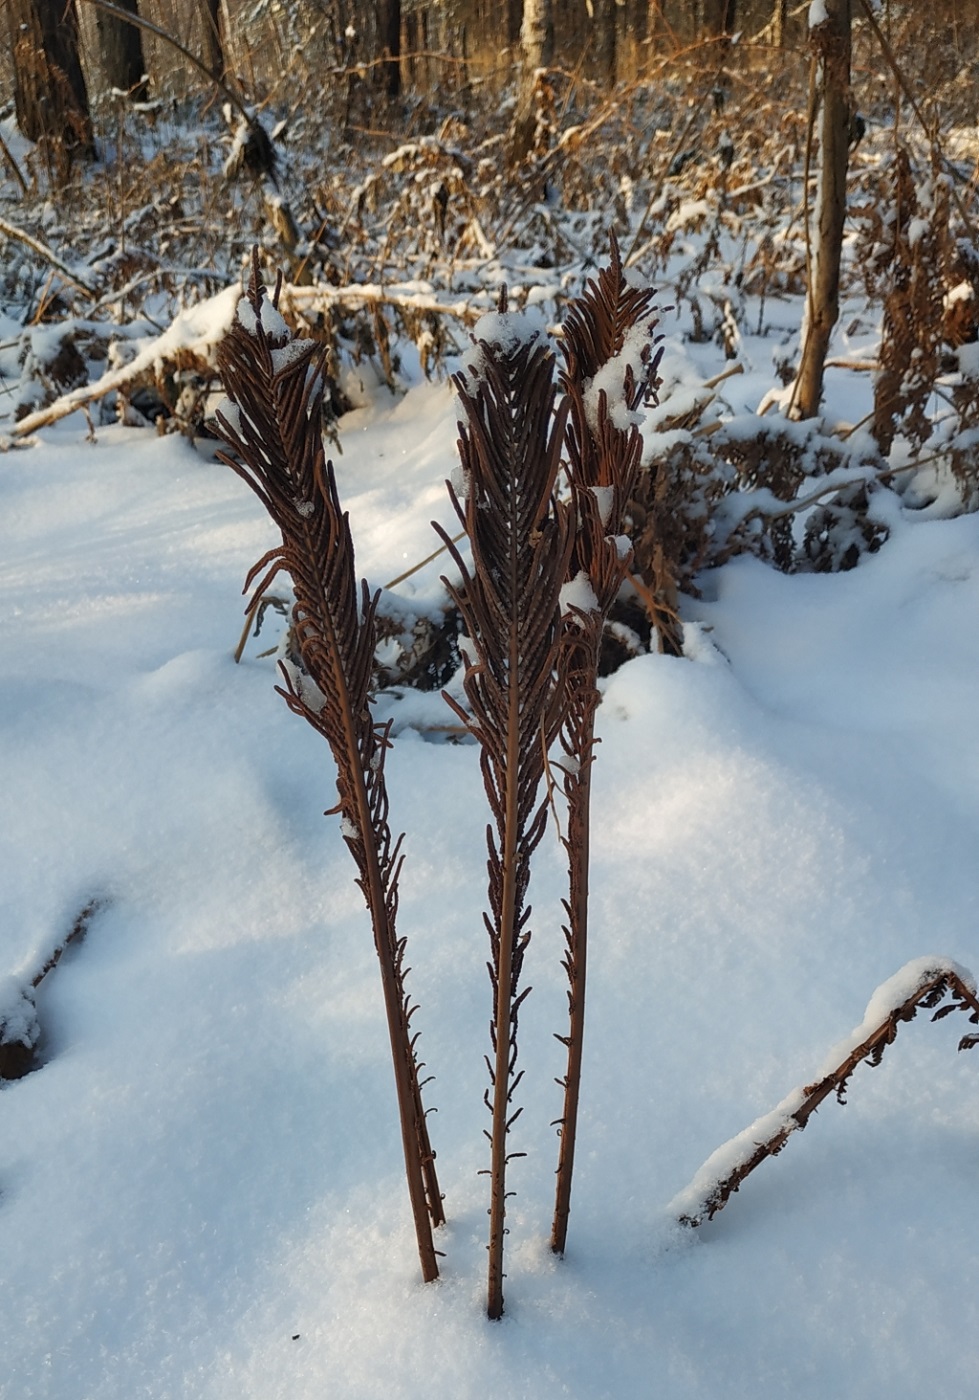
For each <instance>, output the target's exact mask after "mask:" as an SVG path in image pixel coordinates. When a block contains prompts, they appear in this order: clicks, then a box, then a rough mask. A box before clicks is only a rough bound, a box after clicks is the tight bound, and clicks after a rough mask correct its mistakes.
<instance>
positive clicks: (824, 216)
mask: <svg viewBox="0 0 979 1400" xmlns="http://www.w3.org/2000/svg"><path fill="white" fill-rule="evenodd" d="M824 10H825V14H826V18H825V20H824V21H823V22H822V23H821V24H819V25H817V26H816V27H815V28H814V29H813V30H811V31H810V36H809V37H810V43H811V45H812V51H813V59H814V62H815V65H816V69H815V96H816V100H817V101H818V102H819V104H820V107H819V170H818V177H819V178H818V184H817V194H816V211H815V226H814V228H813V232H812V249H811V257H810V259H809V279H808V280H809V286H808V295H807V297H806V314H805V318H804V322H803V335H802V358H801V360H800V363H799V373H798V376H797V378H796V385H795V399H794V402H795V413H796V416H797V417H799V418H813V417H815V415H816V414H817V413H818V412H819V403H820V399H821V398H822V393H823V368H824V365H825V362H826V351H827V349H828V348H829V340H830V336H831V335H832V333H833V327H834V326H835V325H836V322H837V319H838V317H839V314H840V259H841V256H842V251H843V222H844V219H845V217H846V176H847V166H848V157H849V146H850V127H851V118H852V96H851V92H850V22H851V17H852V5H851V0H824Z"/></svg>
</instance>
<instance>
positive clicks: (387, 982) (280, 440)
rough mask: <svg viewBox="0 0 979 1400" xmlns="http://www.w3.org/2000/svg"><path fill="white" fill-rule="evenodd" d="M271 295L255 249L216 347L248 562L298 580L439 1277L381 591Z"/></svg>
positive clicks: (309, 675)
mask: <svg viewBox="0 0 979 1400" xmlns="http://www.w3.org/2000/svg"><path fill="white" fill-rule="evenodd" d="M278 294H279V287H278V286H277V287H276V291H275V295H274V296H273V298H272V299H271V301H270V300H269V299H268V296H267V293H266V290H265V288H264V287H263V286H262V284H261V280H260V277H259V270H258V256H257V253H256V256H255V266H254V271H253V274H252V280H251V285H250V288H249V291H248V295H247V297H243V298H242V300H241V302H240V303H239V306H238V311H237V314H236V316H235V321H234V324H233V326H232V328H231V330H230V331H229V332H228V334H227V335H226V337H225V339H224V340H223V342H222V343H221V346H220V347H219V350H218V363H219V366H220V369H221V374H222V378H223V380H224V385H225V388H226V391H227V393H228V396H229V400H230V402H229V401H225V403H224V404H223V405H222V407H221V409H220V410H219V412H218V414H217V421H218V425H219V427H220V430H221V433H222V436H223V437H224V440H225V442H227V443H228V445H229V446H230V448H231V449H232V454H231V455H226V454H222V460H223V461H225V462H226V463H227V464H228V465H229V466H230V467H232V468H233V469H234V470H235V471H236V472H237V473H238V475H239V476H240V477H241V478H242V479H243V480H244V481H246V482H247V483H248V485H249V486H250V487H251V488H252V490H253V491H254V492H255V494H256V495H257V496H258V498H259V500H260V501H261V502H262V504H263V505H264V506H265V508H266V510H267V511H268V513H269V515H270V516H271V517H272V519H273V520H274V521H275V523H276V524H277V525H278V527H279V529H280V531H281V534H282V544H281V546H279V547H277V548H276V549H273V550H270V551H269V553H268V554H266V555H265V556H264V557H263V558H262V559H260V560H259V561H258V563H257V564H256V565H255V566H254V568H253V569H252V570H251V572H250V574H249V576H248V579H247V581H246V584H245V587H246V589H247V588H248V587H250V586H251V585H252V584H253V583H254V581H255V579H256V578H257V577H258V576H259V575H261V576H262V577H261V581H260V583H259V584H258V586H257V592H259V593H264V592H265V591H266V590H267V589H268V587H269V585H270V584H271V582H272V579H273V578H274V577H275V575H276V574H277V573H278V572H279V571H280V570H282V569H284V570H286V571H287V572H288V573H289V574H290V575H291V577H292V582H293V588H294V590H295V595H296V603H295V606H294V608H293V626H294V636H295V639H296V644H297V646H298V651H299V663H300V664H298V665H295V664H292V663H284V664H283V667H282V669H283V674H284V676H285V688H284V689H282V690H280V694H282V695H283V696H284V697H285V699H286V701H287V703H288V705H289V707H290V709H292V710H293V711H294V712H295V713H296V714H300V715H302V716H303V717H304V718H305V719H306V720H307V721H308V722H309V723H310V724H311V725H312V726H313V728H314V729H315V730H316V731H317V732H318V733H320V734H322V735H323V737H324V738H325V739H326V740H327V742H328V743H329V745H330V748H331V750H332V752H333V757H334V760H335V762H336V767H337V790H338V794H339V802H338V804H337V806H336V808H334V809H333V810H334V811H338V812H339V813H340V814H341V817H342V830H343V837H344V840H345V841H346V843H347V846H348V848H349V849H350V852H351V854H352V856H353V858H354V861H355V862H356V865H357V869H358V872H359V876H358V881H357V883H358V884H359V886H360V888H361V890H362V891H363V894H364V898H365V900H366V902H367V907H368V910H369V911H370V916H371V922H372V924H373V929H374V946H375V948H376V950H377V955H378V959H379V960H380V965H381V981H382V985H383V990H384V1003H385V1010H386V1013H387V1023H388V1033H389V1037H390V1042H391V1055H392V1060H393V1063H394V1077H395V1084H396V1088H397V1097H398V1108H399V1112H400V1117H401V1136H402V1144H403V1147H404V1157H405V1170H406V1173H407V1177H408V1190H409V1195H410V1198H411V1208H412V1214H413V1217H414V1223H415V1233H416V1236H417V1240H418V1252H419V1256H420V1259H421V1267H422V1274H423V1276H424V1278H425V1279H426V1281H428V1280H431V1279H434V1278H437V1277H438V1265H437V1262H436V1252H435V1247H434V1243H433V1238H432V1225H433V1224H434V1225H439V1224H441V1223H442V1221H443V1220H444V1218H445V1216H444V1212H443V1207H442V1198H441V1193H440V1191H439V1186H438V1179H437V1177H436V1173H435V1164H434V1153H433V1152H432V1149H431V1146H430V1143H429V1138H428V1129H427V1125H426V1121H425V1111H424V1108H423V1106H422V1098H421V1089H420V1083H419V1070H420V1065H419V1062H418V1059H417V1056H416V1042H417V1035H416V1034H415V1033H414V1032H413V1031H412V1028H411V1020H412V1017H413V1015H414V1011H415V1007H414V1006H413V1005H412V1004H411V1002H410V1000H409V997H408V994H407V992H406V990H405V974H406V971H407V969H406V966H405V939H404V938H399V937H398V935H397V933H396V931H395V920H396V915H397V909H398V877H399V874H400V871H401V862H402V856H401V843H402V837H400V836H399V837H398V838H397V840H393V839H392V835H391V829H390V826H389V824H388V796H387V789H386V785H385V780H384V756H385V751H386V749H387V748H388V730H387V728H382V729H380V730H378V729H375V727H374V723H373V719H372V717H371V708H370V699H371V697H370V679H371V665H372V660H373V655H374V647H375V614H376V609H377V601H378V596H379V595H378V594H374V595H373V597H372V596H371V594H370V592H369V590H368V587H367V584H366V583H363V582H362V583H361V584H360V585H359V586H358V582H357V578H356V574H355V570H354V551H353V542H352V540H351V537H350V528H349V524H348V520H347V516H346V515H345V514H344V513H343V512H342V511H341V508H340V503H339V499H338V497H337V486H336V478H335V476H334V471H333V464H332V462H327V461H326V460H325V453H324V449H323V435H322V429H321V424H322V400H323V393H324V378H323V372H322V370H323V366H322V359H321V357H320V355H319V352H318V348H317V346H316V344H315V342H313V341H310V340H297V339H295V338H294V337H293V336H292V334H291V332H290V331H289V329H288V327H287V326H286V324H285V322H284V321H283V319H282V317H281V315H280V314H279V311H278Z"/></svg>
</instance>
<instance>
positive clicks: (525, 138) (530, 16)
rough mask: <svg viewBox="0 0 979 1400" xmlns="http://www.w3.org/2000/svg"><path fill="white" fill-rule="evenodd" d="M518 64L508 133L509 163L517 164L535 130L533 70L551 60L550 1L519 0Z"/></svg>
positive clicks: (531, 140) (529, 146)
mask: <svg viewBox="0 0 979 1400" xmlns="http://www.w3.org/2000/svg"><path fill="white" fill-rule="evenodd" d="M520 48H521V50H522V55H523V57H522V62H521V70H520V91H519V93H518V95H517V108H516V112H515V114H514V118H513V129H512V131H511V133H510V163H511V164H512V165H519V164H520V162H521V161H522V160H524V159H525V158H526V157H527V155H528V154H529V153H530V151H531V149H532V148H533V145H534V136H535V133H536V129H537V102H536V96H535V94H536V88H537V70H538V69H539V68H547V67H548V66H549V64H550V63H551V61H552V59H553V57H554V15H553V10H552V6H551V0H523V22H522V24H521V26H520Z"/></svg>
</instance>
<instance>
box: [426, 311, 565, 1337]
mask: <svg viewBox="0 0 979 1400" xmlns="http://www.w3.org/2000/svg"><path fill="white" fill-rule="evenodd" d="M473 340H474V345H475V351H474V352H473V353H472V354H471V357H470V365H469V367H468V368H467V369H466V370H465V371H463V372H462V373H461V374H459V375H457V376H456V378H455V384H456V388H457V390H458V393H459V401H460V406H461V411H462V422H461V423H460V425H459V434H460V438H459V451H460V456H461V459H462V467H463V477H464V481H465V494H464V499H462V500H460V498H459V496H458V495H457V494H456V493H455V492H454V491H453V490H452V487H451V486H450V487H449V491H450V495H451V498H452V502H453V505H454V507H455V510H456V513H457V515H458V516H459V520H460V522H461V523H462V525H463V527H464V528H465V531H466V534H467V536H468V538H469V545H470V549H471V553H472V563H471V565H470V566H467V565H466V564H464V562H463V560H462V557H461V555H460V553H459V551H458V549H457V548H456V547H455V545H453V544H452V542H451V541H450V540H449V537H448V535H447V534H446V532H445V531H444V530H441V529H439V527H438V526H436V529H438V530H439V533H440V535H441V536H442V539H443V541H444V542H445V543H446V545H447V547H448V548H449V549H450V551H451V553H452V557H453V559H454V560H455V563H456V566H457V568H458V569H459V572H460V574H461V575H462V581H461V583H460V584H458V585H452V584H450V583H448V581H447V580H446V586H447V587H448V589H449V592H450V594H451V595H452V597H453V599H454V601H455V602H456V603H457V605H458V607H459V609H460V612H461V614H462V617H463V620H464V623H465V626H466V630H467V632H468V634H469V638H470V642H471V646H472V651H473V656H472V658H471V659H470V660H469V661H468V662H467V665H466V671H465V678H464V689H465V694H466V698H467V700H468V702H469V706H470V711H466V710H465V709H464V708H463V707H462V706H461V705H459V704H457V703H456V702H454V701H453V700H451V699H449V704H450V705H451V706H452V708H453V709H454V710H455V712H456V714H457V715H458V716H459V718H460V719H461V720H462V722H463V723H464V724H465V725H466V726H467V728H468V729H469V730H470V732H471V733H472V734H473V735H474V736H475V738H476V739H477V740H478V742H479V745H480V766H481V769H482V776H483V783H484V786H485V788H486V795H487V798H488V801H489V806H490V812H491V815H492V820H491V822H490V824H489V826H488V827H487V848H488V860H487V869H488V872H489V913H488V914H486V915H484V922H485V925H486V929H487V932H488V934H489V939H490V953H491V957H490V963H489V972H490V981H491V984H492V990H493V1014H492V1020H491V1023H490V1043H491V1048H492V1054H491V1056H490V1057H488V1059H487V1064H488V1067H489V1077H490V1083H489V1089H488V1090H487V1093H486V1103H487V1106H488V1107H489V1109H490V1111H491V1114H492V1130H491V1132H490V1133H488V1134H487V1136H488V1137H489V1140H490V1169H489V1175H490V1179H491V1197H490V1237H489V1270H488V1287H487V1313H488V1315H489V1316H490V1317H491V1318H499V1317H501V1316H502V1313H503V1278H504V1274H503V1245H504V1235H505V1233H506V1226H505V1220H506V1201H507V1196H508V1194H509V1193H508V1191H507V1187H506V1171H507V1165H508V1163H509V1161H510V1160H511V1159H512V1157H513V1156H514V1155H519V1154H514V1153H511V1152H510V1151H509V1148H508V1138H509V1133H510V1129H511V1127H512V1126H513V1123H514V1121H515V1119H516V1118H517V1117H518V1116H519V1113H520V1109H519V1108H518V1107H515V1106H514V1092H515V1090H516V1088H517V1085H518V1084H519V1081H520V1072H518V1071H517V1068H516V1064H517V1022H518V1018H519V1012H520V1006H521V1004H522V1002H523V1000H524V998H525V997H526V995H527V992H528V991H529V988H526V989H524V988H522V987H521V975H522V971H523V961H524V954H525V952H526V950H527V945H528V943H529V941H530V928H529V919H530V913H531V909H530V905H529V904H528V903H527V890H528V885H529V880H530V858H531V855H532V853H533V851H534V850H535V848H536V847H537V845H538V843H539V841H540V839H541V836H542V835H543V832H544V830H545V826H546V821H547V806H546V798H542V797H541V795H540V790H541V787H542V779H543V776H544V765H545V756H546V749H547V746H548V744H549V743H550V742H551V740H552V739H553V738H554V735H555V729H556V719H557V710H556V705H555V698H556V690H555V669H556V666H557V663H558V645H559V640H560V593H561V587H562V584H563V583H564V579H565V576H566V573H567V566H568V560H569V557H570V548H571V534H570V516H569V512H568V509H567V507H566V506H564V505H562V504H560V503H558V502H557V501H556V500H555V497H554V485H555V480H556V477H557V472H558V466H559V461H560V451H561V439H562V435H563V431H564V421H565V415H566V411H567V410H566V407H565V406H562V407H560V408H559V409H558V410H557V412H556V413H555V411H554V401H555V385H554V357H553V353H552V351H551V349H550V347H549V345H548V344H547V341H546V339H545V337H544V336H543V335H542V334H541V333H540V331H539V330H538V328H537V326H536V323H532V322H531V321H530V320H529V318H527V317H525V316H521V315H517V314H511V313H509V312H508V311H507V306H506V294H505V292H504V293H503V295H502V296H501V300H500V311H499V313H497V314H496V315H492V316H488V317H484V318H483V320H482V321H481V322H479V324H478V325H477V327H476V331H475V334H474V337H473ZM447 698H448V697H447Z"/></svg>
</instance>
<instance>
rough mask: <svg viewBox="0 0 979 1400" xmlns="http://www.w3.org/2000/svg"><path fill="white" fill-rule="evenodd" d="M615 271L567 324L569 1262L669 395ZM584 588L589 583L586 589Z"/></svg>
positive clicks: (565, 1138)
mask: <svg viewBox="0 0 979 1400" xmlns="http://www.w3.org/2000/svg"><path fill="white" fill-rule="evenodd" d="M610 242H611V256H610V262H609V266H608V267H607V268H604V269H603V270H602V271H601V272H600V273H599V275H598V278H597V280H589V282H588V284H587V286H586V288H585V291H584V293H583V294H582V295H581V296H580V297H579V298H578V299H577V300H576V301H574V302H572V303H571V306H570V307H569V309H568V313H567V315H566V317H565V321H564V340H563V342H562V347H561V348H562V351H563V355H564V362H565V364H564V369H563V370H562V372H561V375H560V382H561V387H562V389H563V390H564V392H565V398H566V402H567V404H568V418H567V427H566V430H565V447H566V454H567V462H566V469H567V476H568V483H569V486H570V489H571V505H572V513H573V517H574V520H575V524H576V529H575V532H574V536H573V539H572V542H571V555H570V562H569V569H568V581H569V585H568V586H569V588H573V589H575V592H576V594H577V596H579V597H584V598H587V602H588V605H587V606H578V607H572V608H571V610H570V611H568V612H566V615H565V617H564V618H563V621H562V632H561V664H560V671H561V674H562V676H563V679H564V694H563V700H564V704H563V715H562V722H561V728H560V742H561V747H562V749H563V750H564V753H565V755H566V756H567V759H568V762H566V763H564V764H561V765H559V766H560V771H561V782H562V786H563V788H564V794H565V797H566V799H567V804H568V818H567V835H566V836H565V837H564V838H563V839H564V845H565V848H566V851H567V855H568V898H567V899H566V900H565V901H564V908H565V912H566V914H567V916H568V921H567V924H566V925H565V927H564V937H565V953H564V967H565V970H566V972H567V975H568V1033H567V1035H561V1036H558V1039H559V1040H560V1041H561V1042H562V1043H563V1044H564V1045H565V1046H566V1047H567V1052H568V1056H567V1068H566V1070H565V1075H564V1079H563V1080H562V1081H559V1082H560V1083H561V1084H562V1087H563V1089H564V1103H563V1107H562V1112H561V1117H560V1119H558V1123H559V1124H560V1130H561V1138H560V1148H559V1154H558V1168H557V1187H556V1192H555V1203H554V1219H553V1222H552V1226H551V1248H552V1249H553V1250H554V1251H555V1253H557V1254H563V1253H564V1249H565V1244H566V1241H567V1232H568V1216H569V1213H570V1210H571V1180H572V1175H573V1171H574V1156H575V1145H576V1141H577V1126H578V1103H579V1096H580V1086H581V1068H582V1052H583V1043H584V1014H585V980H586V970H587V953H588V867H589V855H590V841H591V767H592V763H593V761H594V756H595V715H596V711H597V709H598V702H599V693H598V661H599V653H600V650H601V644H602V633H603V629H604V626H605V620H606V618H607V617H608V614H609V611H610V609H611V607H612V604H613V602H614V601H615V598H616V595H617V593H618V592H619V589H620V588H621V586H622V583H623V582H624V580H625V578H626V576H627V574H628V571H629V565H630V563H631V561H632V550H631V547H630V545H629V542H628V540H627V539H626V538H625V537H624V536H623V534H622V531H623V530H624V528H625V509H626V504H627V502H628V501H629V499H630V497H631V496H632V495H633V492H634V489H635V483H636V477H637V474H638V472H639V469H640V459H641V455H642V437H641V434H640V432H639V426H638V422H639V412H640V409H641V407H642V406H643V404H645V403H648V402H649V400H650V398H651V397H652V395H653V394H654V392H655V389H656V386H657V384H658V382H659V381H658V377H657V366H658V364H659V358H660V354H659V352H658V351H657V350H656V349H655V346H654V340H653V333H654V331H655V327H656V318H655V306H654V297H655V293H654V292H653V290H652V289H651V288H649V287H644V286H636V285H634V284H633V283H631V282H630V281H629V280H628V279H627V277H626V275H625V272H624V270H623V267H622V262H621V259H620V257H619V249H618V244H617V243H616V241H615V236H614V234H611V235H610ZM583 584H587V587H584V586H583Z"/></svg>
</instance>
